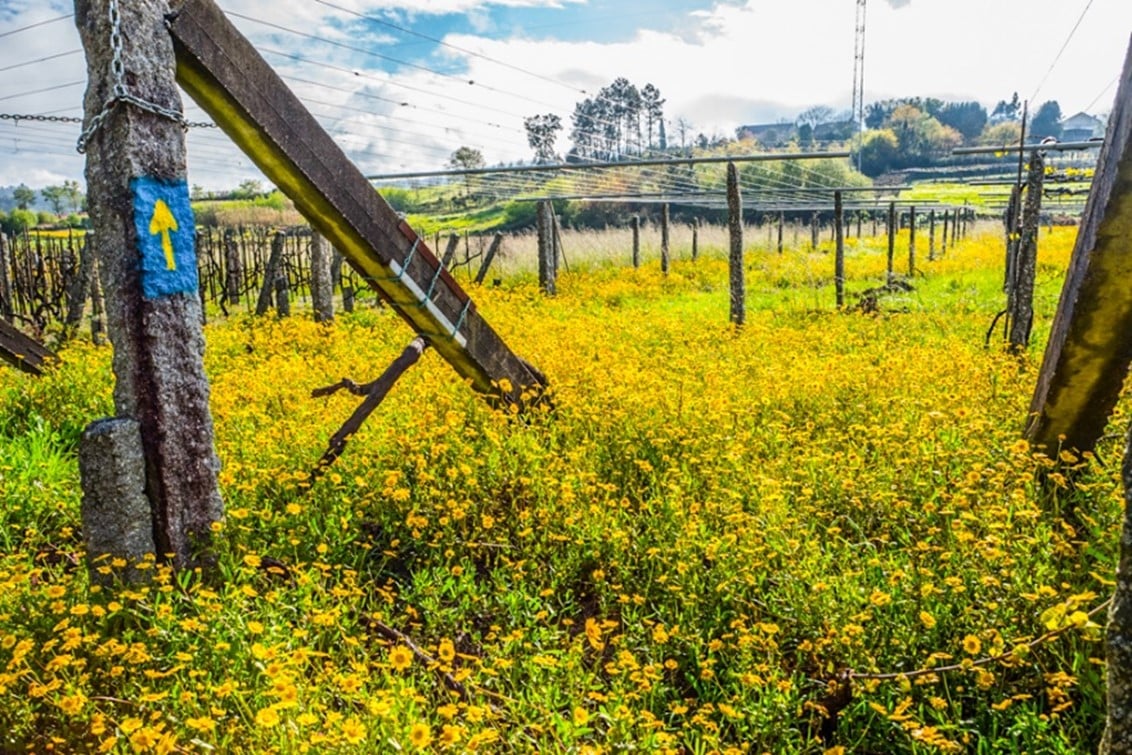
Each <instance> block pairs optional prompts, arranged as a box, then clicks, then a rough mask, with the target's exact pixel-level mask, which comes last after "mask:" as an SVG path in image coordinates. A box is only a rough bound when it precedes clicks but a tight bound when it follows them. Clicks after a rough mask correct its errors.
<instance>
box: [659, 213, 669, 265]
mask: <svg viewBox="0 0 1132 755" xmlns="http://www.w3.org/2000/svg"><path fill="white" fill-rule="evenodd" d="M670 263H671V260H670V258H669V252H668V203H667V202H665V203H664V204H662V205H661V206H660V271H661V272H662V273H664V274H665V275H668V268H669V265H670Z"/></svg>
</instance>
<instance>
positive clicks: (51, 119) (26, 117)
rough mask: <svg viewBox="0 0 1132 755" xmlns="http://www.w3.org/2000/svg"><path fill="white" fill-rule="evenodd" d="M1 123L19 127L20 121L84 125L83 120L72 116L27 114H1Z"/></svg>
mask: <svg viewBox="0 0 1132 755" xmlns="http://www.w3.org/2000/svg"><path fill="white" fill-rule="evenodd" d="M0 121H13V122H15V124H16V125H17V126H18V125H19V123H20V121H37V122H40V123H82V122H83V119H82V118H76V117H74V116H71V115H31V114H27V113H0Z"/></svg>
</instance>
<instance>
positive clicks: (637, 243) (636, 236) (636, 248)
mask: <svg viewBox="0 0 1132 755" xmlns="http://www.w3.org/2000/svg"><path fill="white" fill-rule="evenodd" d="M640 266H641V216H640V215H634V216H633V267H640Z"/></svg>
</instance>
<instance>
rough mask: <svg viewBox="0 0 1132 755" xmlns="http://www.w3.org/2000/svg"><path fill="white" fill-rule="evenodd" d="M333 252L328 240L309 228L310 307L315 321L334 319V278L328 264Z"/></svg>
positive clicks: (331, 320)
mask: <svg viewBox="0 0 1132 755" xmlns="http://www.w3.org/2000/svg"><path fill="white" fill-rule="evenodd" d="M333 257H334V252H333V249H332V247H331V246H330V242H329V241H327V240H326V237H325V236H323V235H322V234H321V233H319V232H318V231H316V230H314V229H313V228H312V229H311V309H313V310H314V321H315V322H333V320H334V283H333V281H334V278H333V275H332V274H331V270H330V265H331V260H332V258H333Z"/></svg>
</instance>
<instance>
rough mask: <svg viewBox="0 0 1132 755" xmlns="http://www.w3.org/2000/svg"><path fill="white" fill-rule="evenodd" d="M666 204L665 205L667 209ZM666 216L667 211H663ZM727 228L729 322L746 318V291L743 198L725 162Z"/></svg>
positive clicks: (739, 322) (738, 322)
mask: <svg viewBox="0 0 1132 755" xmlns="http://www.w3.org/2000/svg"><path fill="white" fill-rule="evenodd" d="M667 207H668V205H665V208H666V210H667ZM665 217H667V212H666V213H665ZM727 229H728V231H729V233H730V236H731V254H730V257H729V262H730V269H731V322H733V323H735V324H736V325H742V324H743V323H744V322H746V320H747V299H746V297H747V292H746V283H745V281H744V280H743V198H742V196H741V195H740V194H739V171H738V170H736V168H735V163H730V162H729V163H727Z"/></svg>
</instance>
